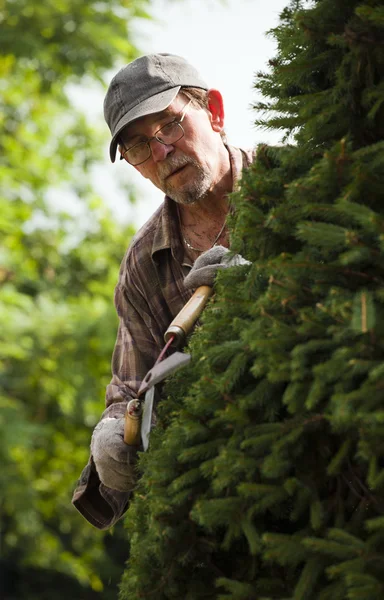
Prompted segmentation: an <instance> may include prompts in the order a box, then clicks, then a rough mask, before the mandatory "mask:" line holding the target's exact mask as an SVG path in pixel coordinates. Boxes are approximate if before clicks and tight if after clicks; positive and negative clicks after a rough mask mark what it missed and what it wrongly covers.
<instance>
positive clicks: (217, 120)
mask: <svg viewBox="0 0 384 600" xmlns="http://www.w3.org/2000/svg"><path fill="white" fill-rule="evenodd" d="M208 111H209V113H210V119H211V126H212V129H213V131H217V132H218V133H220V131H223V129H224V103H223V96H222V95H221V93H220V92H219V90H215V89H210V90H208Z"/></svg>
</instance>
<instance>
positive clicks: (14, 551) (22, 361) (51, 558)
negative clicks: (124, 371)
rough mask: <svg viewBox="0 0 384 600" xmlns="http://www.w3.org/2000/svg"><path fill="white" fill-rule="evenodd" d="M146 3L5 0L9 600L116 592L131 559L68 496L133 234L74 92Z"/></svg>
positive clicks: (1, 52)
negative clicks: (95, 182)
mask: <svg viewBox="0 0 384 600" xmlns="http://www.w3.org/2000/svg"><path fill="white" fill-rule="evenodd" d="M148 5H149V3H148V0H125V1H122V2H119V1H115V0H110V1H100V0H96V1H95V0H84V1H82V2H76V1H75V0H46V1H45V2H40V3H36V2H33V1H32V0H18V1H17V2H14V1H12V0H3V2H2V3H1V5H0V23H1V38H0V123H1V137H0V236H1V245H0V283H1V288H0V407H1V412H0V436H1V445H0V461H1V470H0V490H1V492H0V494H1V495H0V536H1V538H0V543H1V546H0V569H1V573H0V579H1V580H2V582H3V585H4V586H5V589H4V590H3V595H2V597H5V598H6V599H7V600H16V599H18V598H23V600H25V599H27V600H34V599H37V598H38V599H39V600H44V599H46V598H47V599H48V598H50V599H52V598H59V597H60V598H63V597H67V598H71V599H77V598H78V599H81V600H86V599H88V598H90V599H91V598H92V599H93V598H99V597H102V598H104V599H109V598H115V597H116V593H117V591H116V589H117V588H116V584H117V582H118V580H119V578H120V573H121V570H122V568H123V562H124V560H125V559H126V557H127V554H128V548H127V545H126V542H124V536H122V535H121V528H119V527H116V528H115V531H114V532H113V533H112V534H111V532H109V533H103V532H99V531H96V530H95V529H93V528H91V527H90V526H89V524H88V523H86V522H85V521H84V520H83V519H82V518H81V517H80V515H79V514H78V513H77V512H76V511H75V510H74V509H73V507H72V506H71V503H70V499H71V495H72V490H73V487H74V484H75V482H76V479H77V477H78V476H79V474H80V472H81V469H82V467H83V466H84V464H85V463H86V461H87V458H88V446H89V439H90V432H91V430H92V428H93V426H94V424H95V423H96V421H97V420H98V418H99V415H100V412H101V410H102V408H103V405H104V401H103V396H104V389H105V385H106V384H107V383H108V380H109V377H110V357H111V352H112V348H113V344H114V337H115V331H116V326H117V318H116V316H115V312H114V308H113V304H112V301H111V298H112V294H113V287H114V284H115V282H116V279H117V269H118V266H119V262H120V260H121V257H122V255H123V253H124V250H125V248H126V246H127V244H128V243H129V240H130V237H131V235H132V233H133V232H132V228H130V227H127V226H123V225H118V224H116V223H115V222H114V221H113V219H112V218H111V215H110V214H109V211H108V210H107V209H106V207H104V206H103V205H102V202H101V200H100V198H99V197H98V196H97V193H96V192H95V190H94V189H92V183H91V180H92V178H91V168H92V166H94V165H95V163H96V162H97V160H98V159H100V158H101V154H102V151H103V147H102V137H101V135H100V133H99V132H98V131H96V129H95V128H94V127H93V126H92V125H90V123H89V122H88V121H87V119H86V118H85V116H84V114H82V113H81V112H79V111H78V110H77V109H76V108H75V107H74V106H73V105H72V103H71V100H70V96H69V92H68V90H69V86H73V85H77V86H79V87H80V89H85V88H86V87H87V86H90V85H95V83H99V84H100V85H102V84H103V77H104V75H105V72H106V71H107V70H108V69H110V68H111V67H113V65H114V64H115V62H116V61H118V60H124V61H129V60H131V59H133V58H135V56H136V55H137V49H136V47H135V46H134V44H133V43H132V37H133V35H132V23H134V20H135V19H140V18H149V15H148V13H147V8H148ZM63 199H64V201H63ZM67 199H68V205H71V204H74V205H76V207H77V208H76V210H75V211H74V210H72V211H71V210H68V209H67V206H66V204H67ZM73 200H75V202H73ZM60 205H61V206H65V207H66V208H65V209H60V208H59V206H60Z"/></svg>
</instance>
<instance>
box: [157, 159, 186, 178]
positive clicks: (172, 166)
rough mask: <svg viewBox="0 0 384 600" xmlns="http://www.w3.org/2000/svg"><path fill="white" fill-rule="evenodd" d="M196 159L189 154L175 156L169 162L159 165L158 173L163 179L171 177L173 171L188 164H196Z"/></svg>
mask: <svg viewBox="0 0 384 600" xmlns="http://www.w3.org/2000/svg"><path fill="white" fill-rule="evenodd" d="M194 164H195V161H194V160H193V159H191V158H189V157H188V156H173V157H171V158H169V159H168V160H167V162H165V163H163V164H161V165H160V164H159V165H158V171H157V172H158V175H159V177H160V179H161V180H162V181H164V179H166V178H167V177H169V175H171V174H172V173H174V172H175V171H177V170H178V169H181V167H185V166H186V165H194Z"/></svg>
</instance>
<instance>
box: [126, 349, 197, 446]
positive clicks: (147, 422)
mask: <svg viewBox="0 0 384 600" xmlns="http://www.w3.org/2000/svg"><path fill="white" fill-rule="evenodd" d="M190 360H191V355H190V354H186V353H184V352H175V353H174V354H172V355H171V356H169V357H168V358H165V359H164V360H163V361H161V362H160V363H158V364H157V365H155V366H154V367H153V368H152V369H151V370H150V371H148V373H147V374H146V376H145V377H144V380H143V383H142V384H141V386H140V389H139V392H138V396H141V395H142V394H143V393H144V392H145V399H144V406H143V414H142V417H141V441H142V443H143V448H144V451H147V450H148V446H149V434H150V431H151V425H152V411H153V400H154V397H155V385H156V384H157V383H160V381H163V380H164V379H165V378H166V377H169V375H172V373H175V371H177V370H178V369H180V367H183V366H184V365H186V364H187V363H189V361H190Z"/></svg>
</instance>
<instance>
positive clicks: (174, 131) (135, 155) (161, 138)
mask: <svg viewBox="0 0 384 600" xmlns="http://www.w3.org/2000/svg"><path fill="white" fill-rule="evenodd" d="M191 102H192V100H190V101H189V102H188V103H187V104H186V106H185V107H184V108H183V110H182V112H181V116H180V118H179V119H174V120H173V121H171V122H170V123H167V124H166V125H163V126H162V127H160V129H158V130H157V131H156V133H155V135H153V136H152V137H150V138H149V139H148V140H147V141H146V142H139V143H138V144H135V145H134V146H131V147H130V148H127V149H126V150H124V151H123V152H121V156H120V159H123V158H124V159H125V160H126V161H127V162H128V163H129V164H130V165H133V166H134V167H137V166H138V165H141V164H143V163H144V162H145V161H146V160H148V158H149V157H150V156H151V154H152V149H151V141H152V140H157V141H158V142H160V144H164V145H167V144H174V143H175V142H178V141H179V140H181V138H182V137H184V129H183V128H182V126H181V123H182V122H183V119H184V117H185V115H186V112H187V110H188V107H189V105H190V104H191Z"/></svg>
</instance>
